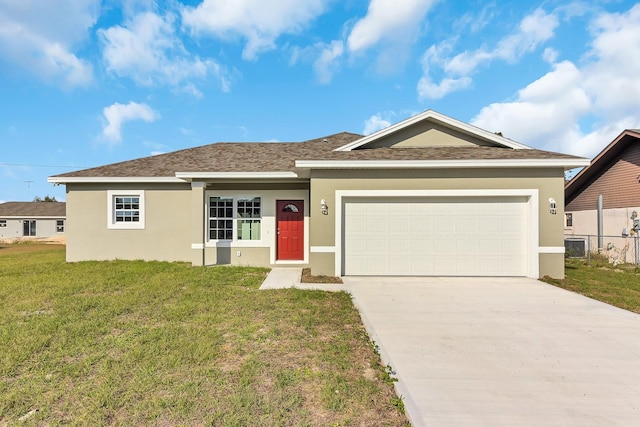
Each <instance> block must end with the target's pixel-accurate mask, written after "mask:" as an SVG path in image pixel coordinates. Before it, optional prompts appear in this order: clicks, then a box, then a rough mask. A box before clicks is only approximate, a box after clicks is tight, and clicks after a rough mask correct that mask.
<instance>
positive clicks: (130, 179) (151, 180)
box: [47, 176, 185, 184]
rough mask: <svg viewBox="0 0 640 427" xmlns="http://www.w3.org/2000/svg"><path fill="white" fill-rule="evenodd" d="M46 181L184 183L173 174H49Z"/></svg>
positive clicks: (68, 182) (59, 182)
mask: <svg viewBox="0 0 640 427" xmlns="http://www.w3.org/2000/svg"><path fill="white" fill-rule="evenodd" d="M47 181H48V182H50V183H52V184H76V183H78V184H80V183H83V184H84V183H87V184H89V183H94V184H101V183H114V184H115V183H184V182H185V181H184V180H183V179H180V178H176V177H175V176H158V177H156V176H50V177H48V178H47Z"/></svg>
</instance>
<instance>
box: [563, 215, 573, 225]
mask: <svg viewBox="0 0 640 427" xmlns="http://www.w3.org/2000/svg"><path fill="white" fill-rule="evenodd" d="M564 226H565V227H573V214H572V213H566V214H564Z"/></svg>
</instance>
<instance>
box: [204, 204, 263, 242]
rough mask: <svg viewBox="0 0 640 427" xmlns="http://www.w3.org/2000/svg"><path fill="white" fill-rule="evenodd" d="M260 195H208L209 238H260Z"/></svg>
mask: <svg viewBox="0 0 640 427" xmlns="http://www.w3.org/2000/svg"><path fill="white" fill-rule="evenodd" d="M261 203H262V201H261V198H260V197H224V196H214V197H209V240H260V239H261V226H262V205H261Z"/></svg>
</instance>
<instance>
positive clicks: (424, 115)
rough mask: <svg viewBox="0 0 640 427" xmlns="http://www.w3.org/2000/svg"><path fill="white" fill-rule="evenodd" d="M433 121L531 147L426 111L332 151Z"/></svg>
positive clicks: (522, 147) (515, 145)
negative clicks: (422, 122)
mask: <svg viewBox="0 0 640 427" xmlns="http://www.w3.org/2000/svg"><path fill="white" fill-rule="evenodd" d="M428 119H433V120H435V121H437V122H441V123H443V124H445V125H447V126H449V127H452V128H455V129H458V130H460V131H463V132H465V133H469V134H471V135H475V136H477V137H479V138H483V139H488V140H490V141H492V142H495V143H496V144H499V145H501V146H504V147H508V148H513V149H515V150H530V149H531V147H529V146H527V145H524V144H521V143H519V142H516V141H512V140H510V139H508V138H505V137H503V136H500V135H497V134H495V133H492V132H489V131H486V130H484V129H480V128H479V127H476V126H473V125H470V124H468V123H464V122H461V121H460V120H456V119H454V118H451V117H449V116H445V115H444V114H440V113H438V112H437V111H433V110H427V111H424V112H422V113H420V114H418V115H415V116H413V117H409V118H408V119H406V120H403V121H401V122H400V123H396V124H393V125H391V126H388V127H386V128H384V129H382V130H379V131H378V132H375V133H372V134H371V135H367V136H365V137H364V138H360V139H358V140H356V141H353V142H350V143H349V144H346V145H343V146H342V147H338V148H336V149H335V150H333V151H351V150H353V149H356V148H358V147H361V146H363V145H366V144H368V143H370V142H371V141H375V140H376V139H379V138H382V137H385V136H387V135H390V134H392V133H394V132H397V131H399V130H401V129H404V128H406V127H409V126H411V125H413V124H415V123H418V122H421V121H423V120H428Z"/></svg>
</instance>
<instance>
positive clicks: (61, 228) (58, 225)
mask: <svg viewBox="0 0 640 427" xmlns="http://www.w3.org/2000/svg"><path fill="white" fill-rule="evenodd" d="M56 233H64V219H58V220H56Z"/></svg>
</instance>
